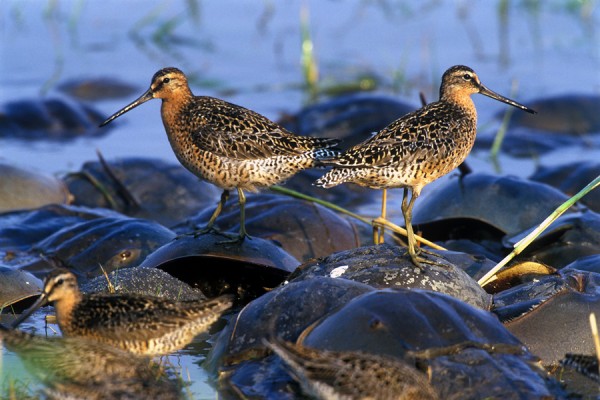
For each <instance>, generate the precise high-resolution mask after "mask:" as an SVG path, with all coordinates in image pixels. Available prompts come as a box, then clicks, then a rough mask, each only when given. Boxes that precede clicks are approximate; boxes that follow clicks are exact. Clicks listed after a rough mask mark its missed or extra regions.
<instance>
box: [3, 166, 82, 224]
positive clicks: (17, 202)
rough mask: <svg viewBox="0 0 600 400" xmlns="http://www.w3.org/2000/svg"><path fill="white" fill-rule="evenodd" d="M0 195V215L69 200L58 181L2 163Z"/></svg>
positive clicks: (64, 187)
mask: <svg viewBox="0 0 600 400" xmlns="http://www.w3.org/2000/svg"><path fill="white" fill-rule="evenodd" d="M0 193H1V194H2V195H1V196H0V213H1V212H7V211H14V210H24V209H33V208H38V207H42V206H44V205H47V204H64V203H68V202H70V200H71V196H70V194H69V191H68V190H67V188H66V186H65V185H64V184H63V183H62V181H60V180H59V179H56V178H54V177H52V176H48V175H45V174H42V173H38V172H33V171H30V170H27V169H24V168H20V167H16V166H13V165H8V164H4V163H0Z"/></svg>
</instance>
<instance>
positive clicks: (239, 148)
mask: <svg viewBox="0 0 600 400" xmlns="http://www.w3.org/2000/svg"><path fill="white" fill-rule="evenodd" d="M205 99H208V100H206V102H207V104H206V105H204V106H201V107H198V108H197V109H196V110H194V111H193V112H194V113H196V114H197V118H196V120H195V122H196V123H195V124H194V125H195V126H194V129H193V131H192V133H191V135H192V140H193V142H194V144H195V145H196V146H197V147H198V148H200V149H201V150H204V151H208V152H211V153H213V154H215V155H218V156H222V157H228V158H233V159H237V160H251V159H260V158H268V157H274V156H286V155H290V156H294V155H299V154H302V153H304V152H306V151H308V150H312V149H314V148H316V147H331V146H327V145H326V144H320V143H319V142H320V141H323V142H325V143H327V142H328V141H327V140H323V139H320V140H319V139H313V138H309V137H304V136H297V135H294V134H292V133H291V132H289V131H287V130H286V129H285V128H283V127H281V126H279V125H278V124H276V123H274V122H273V121H271V120H269V119H268V118H266V117H263V116H262V115H260V114H258V113H256V112H254V111H252V110H248V109H246V108H244V107H240V106H236V105H234V104H231V103H227V102H225V101H222V100H219V99H214V98H205Z"/></svg>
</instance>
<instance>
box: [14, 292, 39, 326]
mask: <svg viewBox="0 0 600 400" xmlns="http://www.w3.org/2000/svg"><path fill="white" fill-rule="evenodd" d="M46 303H48V298H47V297H46V293H42V294H41V296H40V297H39V298H38V299H37V300H36V301H35V303H33V304H32V305H31V307H29V308H28V309H27V310H25V311H23V314H21V315H20V316H19V318H17V319H15V320H14V321H13V323H12V324H11V328H12V329H14V328H16V327H17V326H19V325H21V323H22V322H23V321H25V320H26V319H27V318H29V316H30V315H31V314H33V313H34V311H35V310H37V309H38V308H40V307H42V306H44V305H46Z"/></svg>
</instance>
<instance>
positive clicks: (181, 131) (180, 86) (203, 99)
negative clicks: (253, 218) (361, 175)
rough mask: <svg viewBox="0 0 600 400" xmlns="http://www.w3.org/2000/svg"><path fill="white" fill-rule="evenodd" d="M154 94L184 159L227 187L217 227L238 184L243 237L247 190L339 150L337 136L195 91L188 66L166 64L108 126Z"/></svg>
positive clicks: (179, 156)
mask: <svg viewBox="0 0 600 400" xmlns="http://www.w3.org/2000/svg"><path fill="white" fill-rule="evenodd" d="M152 99H162V107H161V116H162V121H163V125H164V127H165V130H166V132H167V136H168V138H169V142H170V143H171V147H172V148H173V151H174V152H175V155H176V156H177V159H178V160H179V162H181V164H182V165H183V166H184V167H185V168H187V169H188V170H190V171H191V172H192V173H194V174H195V175H196V176H198V177H199V178H201V179H204V180H206V181H208V182H210V183H212V184H214V185H216V186H218V187H219V188H221V189H223V194H222V195H221V200H220V201H219V204H218V206H217V208H216V210H215V212H214V213H213V214H212V216H211V218H210V219H209V221H208V224H207V226H206V228H205V229H203V230H202V231H206V230H209V229H212V227H213V224H214V222H215V220H216V219H217V217H218V215H219V214H220V213H221V210H222V209H223V207H224V205H225V203H226V202H227V199H228V197H229V191H230V190H233V189H237V192H238V201H239V206H240V231H239V236H238V240H243V239H244V238H245V237H246V236H247V232H246V227H245V210H244V207H245V204H246V198H245V195H244V191H257V190H258V189H259V188H264V187H269V186H273V185H275V184H278V183H281V182H283V181H285V180H286V179H288V178H290V177H292V176H293V175H294V174H295V173H297V172H299V171H301V170H304V169H307V168H311V167H313V166H315V161H316V160H317V159H319V158H323V157H331V156H333V155H335V154H337V152H336V151H334V150H330V149H331V148H333V147H334V146H336V145H337V144H338V143H339V141H338V140H335V139H322V138H312V137H306V136H298V135H294V134H293V133H291V132H289V131H288V130H286V129H285V128H283V127H281V126H279V125H278V124H276V123H275V122H273V121H271V120H269V119H268V118H266V117H264V116H262V115H260V114H258V113H256V112H254V111H251V110H249V109H247V108H244V107H241V106H238V105H235V104H231V103H228V102H226V101H223V100H220V99H217V98H214V97H208V96H194V95H193V94H192V91H191V90H190V87H189V85H188V80H187V78H186V76H185V74H184V73H183V72H181V71H180V70H179V69H177V68H164V69H161V70H160V71H158V72H157V73H155V74H154V76H153V77H152V83H151V84H150V88H149V89H148V90H147V91H146V92H145V93H144V94H143V95H141V96H140V97H139V98H138V99H137V100H135V101H133V102H132V103H131V104H129V105H127V106H125V107H124V108H123V109H121V110H120V111H117V112H116V113H115V114H113V115H112V116H111V117H109V118H108V119H107V120H106V121H104V122H103V123H102V124H101V125H100V126H104V125H106V124H108V123H109V122H111V121H112V120H114V119H115V118H117V117H119V116H121V115H123V114H124V113H126V112H128V111H130V110H131V109H133V108H135V107H137V106H139V105H140V104H143V103H145V102H147V101H148V100H152Z"/></svg>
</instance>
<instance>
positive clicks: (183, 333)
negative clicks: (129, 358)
mask: <svg viewBox="0 0 600 400" xmlns="http://www.w3.org/2000/svg"><path fill="white" fill-rule="evenodd" d="M48 302H51V303H54V308H55V310H56V319H57V321H58V326H59V327H60V330H61V332H62V333H63V335H64V336H68V337H86V338H90V339H94V340H97V341H99V342H103V343H106V344H109V345H111V346H114V347H119V348H121V349H123V350H127V351H129V352H131V353H134V354H139V355H149V356H155V355H164V354H168V353H171V352H173V351H176V350H179V349H181V348H183V347H184V346H185V345H187V344H188V343H190V342H191V341H192V340H193V339H194V337H196V336H197V335H198V334H200V333H202V332H204V331H206V330H208V328H209V327H210V326H211V325H212V324H213V323H214V322H215V321H217V320H218V319H219V318H220V317H221V314H222V313H223V312H224V311H226V310H228V309H229V308H231V306H232V305H233V297H232V296H231V295H223V296H220V297H217V298H214V299H212V300H191V301H181V302H177V301H171V300H168V299H163V298H159V297H152V296H142V295H136V294H126V293H121V294H89V295H85V294H82V293H81V292H80V291H79V286H78V285H77V278H75V275H74V274H73V273H72V272H71V271H69V270H67V269H64V268H57V269H55V270H54V271H52V272H50V274H48V276H47V277H46V279H45V281H44V290H43V292H42V295H41V296H40V297H39V299H38V300H37V301H36V302H35V303H34V304H33V305H32V306H31V307H30V308H29V309H28V310H26V311H25V312H24V313H23V314H21V316H20V317H19V318H17V319H16V320H15V321H14V322H13V324H12V327H13V328H15V327H17V326H18V325H19V324H20V323H21V322H23V321H24V320H25V319H27V318H28V317H29V316H30V315H31V314H32V313H33V312H34V311H35V310H36V309H38V308H39V307H41V306H43V305H44V304H46V303H48Z"/></svg>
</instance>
